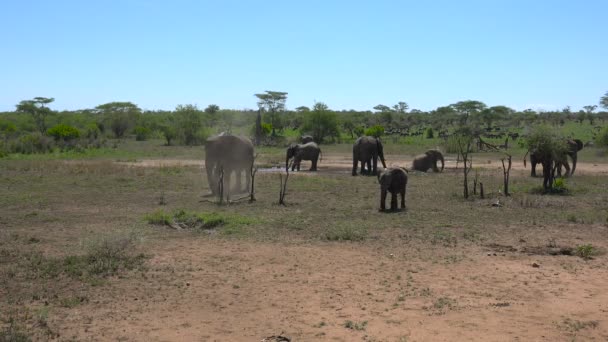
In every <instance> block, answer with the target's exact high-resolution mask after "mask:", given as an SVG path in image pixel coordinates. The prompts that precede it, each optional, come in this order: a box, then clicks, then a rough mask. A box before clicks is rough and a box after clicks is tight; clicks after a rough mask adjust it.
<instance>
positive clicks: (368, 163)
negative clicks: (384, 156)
mask: <svg viewBox="0 0 608 342" xmlns="http://www.w3.org/2000/svg"><path fill="white" fill-rule="evenodd" d="M366 172H367V174H368V175H370V174H371V173H372V160H371V159H368V160H367V171H366Z"/></svg>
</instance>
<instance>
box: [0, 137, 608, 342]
mask: <svg viewBox="0 0 608 342" xmlns="http://www.w3.org/2000/svg"><path fill="white" fill-rule="evenodd" d="M336 149H338V148H336ZM329 150H330V151H332V149H331V148H330V149H329ZM281 151H282V150H279V149H276V150H273V151H271V152H270V153H268V154H267V155H263V156H261V158H260V159H261V160H262V161H265V162H272V161H273V160H274V159H276V158H279V156H281V155H282V154H281V153H282V152H281ZM338 152H339V151H338ZM188 153H190V152H184V153H183V154H184V155H188ZM347 171H348V170H347ZM479 177H480V179H481V181H483V182H484V185H485V189H486V199H479V198H476V197H475V196H473V197H474V198H473V199H472V200H463V199H462V195H461V192H462V185H461V174H460V172H459V171H455V170H450V169H448V170H447V171H446V172H444V173H441V174H423V173H410V176H409V183H408V189H407V196H406V205H407V210H406V211H404V212H400V213H394V214H383V213H379V212H378V206H379V203H378V202H379V188H378V184H377V181H376V178H374V177H361V176H359V177H351V176H349V175H348V172H345V173H337V172H332V173H324V172H323V171H321V172H319V173H317V174H315V175H314V176H309V175H308V174H306V173H301V174H298V173H293V174H292V175H291V176H290V179H289V185H288V195H287V197H286V201H287V205H286V206H279V205H277V203H276V202H277V198H278V192H279V179H278V175H277V174H273V173H259V174H258V175H257V176H256V181H257V184H256V189H257V194H256V198H257V201H256V202H253V203H247V202H239V203H234V204H230V205H224V206H218V205H216V204H213V203H208V202H204V201H201V195H202V194H204V193H206V192H207V185H206V180H205V179H204V177H203V174H202V171H201V170H200V169H199V168H197V167H181V168H178V167H171V168H141V167H131V166H128V165H123V164H119V163H116V162H115V161H114V160H95V161H73V162H66V161H59V160H10V161H7V160H5V161H0V180H1V182H2V184H3V187H4V191H3V196H1V197H0V225H2V227H3V229H2V230H0V307H4V308H12V309H13V310H17V309H19V308H28V310H30V311H31V310H37V309H38V308H39V307H40V305H41V303H45V302H46V303H48V304H47V305H48V306H49V307H51V311H50V313H49V312H47V315H50V316H53V315H54V311H55V310H70V309H71V308H73V307H75V306H78V305H79V303H81V302H86V301H88V299H86V298H88V297H89V296H90V295H93V294H94V293H99V292H103V291H104V290H103V288H104V286H109V285H108V283H111V282H112V281H113V279H114V278H116V277H119V278H120V277H133V279H134V281H135V282H138V281H141V282H145V281H146V277H147V276H146V270H145V268H142V267H140V266H142V265H145V258H144V257H143V256H141V255H140V253H141V251H142V250H145V251H146V252H145V254H146V255H153V254H154V251H153V250H150V251H148V250H146V248H147V247H146V246H148V245H149V244H154V243H159V242H162V241H163V240H166V239H188V240H191V239H218V240H224V239H235V238H237V239H246V240H248V241H254V242H258V241H270V242H281V243H297V244H312V243H329V242H325V241H327V240H329V241H337V242H336V243H351V242H353V241H355V242H356V243H357V244H369V245H372V246H378V247H379V248H383V249H387V250H391V248H393V247H394V246H400V247H401V246H407V247H408V250H409V251H408V257H410V258H418V259H419V260H431V261H432V262H439V263H458V262H461V261H462V260H466V258H467V254H468V253H469V252H470V250H471V248H482V247H483V246H484V245H486V244H488V243H496V244H501V245H507V246H511V245H512V246H516V245H517V246H522V245H530V246H541V245H544V244H546V242H547V241H549V240H554V241H555V240H557V241H558V242H559V244H560V245H561V246H569V247H572V248H576V246H587V245H589V244H590V243H593V248H594V250H597V249H598V248H600V249H601V248H606V244H605V242H604V241H602V240H600V241H598V236H604V235H602V234H605V229H606V228H605V224H606V223H607V218H608V212H606V208H605V206H604V205H603V203H606V200H608V195H606V194H607V193H608V191H607V190H608V182H607V181H608V177H606V176H604V175H593V176H591V175H586V176H576V177H575V178H572V179H570V180H568V183H567V186H568V188H569V189H570V192H569V193H570V195H568V196H548V195H540V194H537V193H535V191H534V189H535V188H536V187H538V185H539V183H540V181H541V180H540V179H532V178H530V177H528V176H527V171H526V172H522V171H515V172H513V174H512V176H511V177H512V180H513V181H512V184H511V192H512V193H513V196H512V197H503V196H502V195H501V194H500V193H499V189H500V187H501V185H502V175H501V173H500V172H499V170H496V171H494V170H486V169H482V170H480V172H479ZM161 194H162V197H163V199H164V202H165V203H166V204H165V205H163V206H159V201H158V198H159V197H160V196H161ZM497 200H500V202H501V203H502V207H494V206H492V204H493V203H495V202H496V201H497ZM161 209H162V210H163V211H162V212H160V211H159V210H161ZM180 212H181V213H184V215H185V216H187V215H186V214H188V213H191V214H192V213H194V214H193V215H194V216H193V217H194V218H195V219H197V220H198V219H201V220H208V221H213V219H215V220H216V221H217V220H219V221H217V222H220V221H221V222H220V223H218V224H217V225H215V226H214V227H217V229H218V231H220V232H223V234H201V233H200V231H198V230H172V229H159V228H158V227H155V226H153V225H149V224H148V222H146V221H145V220H142V218H143V217H146V215H150V214H151V213H156V214H155V215H156V216H154V217H151V218H150V220H152V221H154V220H157V221H159V222H162V223H163V224H166V223H167V222H169V221H170V220H172V219H173V220H175V219H176V217H178V216H179V215H178V214H179V213H180ZM176 213H178V214H176ZM196 213H199V214H196ZM200 213H207V214H209V215H212V216H205V217H204V218H201V217H203V216H201V215H200ZM184 215H182V216H183V217H181V218H183V219H184V220H187V217H186V218H184V217H185V216H184ZM214 222H215V221H214ZM217 222H216V223H217ZM226 222H228V223H226ZM230 222H233V223H234V222H236V223H234V224H232V223H230ZM108 231H109V232H123V233H120V234H118V235H112V234H105V233H104V232H108ZM133 231H136V232H137V234H136V235H129V234H130V233H124V232H133ZM319 241H321V242H319ZM589 246H590V245H589ZM589 251H590V249H589V248H586V247H585V248H581V249H580V252H579V254H581V256H583V257H587V256H589V257H590V256H591V255H592V254H591V252H589ZM594 253H595V252H594ZM593 255H595V254H593ZM97 275H102V276H100V277H97ZM83 279H88V280H87V281H84V282H83ZM91 279H93V280H91ZM95 279H98V280H95ZM30 283H31V284H33V285H32V286H24V284H30ZM104 284H105V285H104ZM100 285H101V287H100ZM74 293H76V294H74ZM32 298H38V299H37V300H34V301H32ZM83 298H84V299H83ZM441 298H443V297H440V298H439V299H435V301H434V302H433V303H432V304H431V307H433V308H435V309H437V310H445V309H446V308H448V309H449V308H452V307H456V302H455V301H453V300H442V299H441ZM446 298H447V297H446ZM9 316H11V318H15V317H17V318H18V319H19V324H16V323H11V324H12V325H9V324H4V325H3V327H4V328H3V329H4V330H2V332H0V334H9V333H10V334H17V335H15V336H20V335H18V334H21V331H24V330H26V331H28V334H30V335H32V336H34V337H40V336H47V337H48V336H50V335H48V332H44V331H43V330H44V329H43V328H41V324H39V322H38V323H37V322H36V318H35V315H29V316H28V315H25V318H23V317H24V316H23V315H21V316H19V315H17V316H15V315H11V314H9V313H8V311H5V312H0V318H2V319H4V321H5V322H9ZM19 317H20V318H19ZM11 322H14V319H13V321H11ZM365 323H366V322H365ZM350 326H352V327H347V328H349V329H355V330H361V329H358V328H357V327H362V328H363V330H364V329H365V324H363V323H362V324H358V323H353V324H350ZM16 327H19V330H18V331H17V328H16ZM45 329H46V328H45ZM41 334H43V335H41ZM44 334H47V335H44Z"/></svg>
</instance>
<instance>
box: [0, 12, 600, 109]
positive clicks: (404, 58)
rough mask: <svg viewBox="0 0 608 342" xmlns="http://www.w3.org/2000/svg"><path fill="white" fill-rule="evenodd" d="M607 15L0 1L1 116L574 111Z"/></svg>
mask: <svg viewBox="0 0 608 342" xmlns="http://www.w3.org/2000/svg"><path fill="white" fill-rule="evenodd" d="M607 15H608V1H605V0H580V1H572V0H551V1H549V0H546V1H545V0H478V1H464V0H463V1H456V0H445V1H431V0H430V1H405V0H402V1H398V0H396V1H385V0H375V1H372V0H370V1H356V0H350V1H338V0H334V1H332V0H299V1H296V0H293V1H292V0H281V1H274V0H260V1H253V0H251V1H245V0H242V1H231V0H216V1H195V0H192V1H186V0H175V1H161V0H104V1H102V0H98V1H83V0H74V1H62V0H54V1H46V0H45V1H42V0H40V1H33V0H19V1H16V0H15V1H11V0H7V1H3V2H2V4H0V49H1V50H0V111H6V110H13V109H14V108H15V107H14V106H15V105H16V104H17V103H18V102H19V101H20V100H24V99H31V98H33V97H36V96H44V97H54V98H55V102H54V103H53V105H52V108H54V109H58V110H62V109H70V110H72V109H82V108H92V107H95V106H97V105H99V104H102V103H106V102H111V101H131V102H134V103H136V104H138V105H139V106H140V107H142V108H144V109H173V108H175V106H177V105H178V104H197V105H198V106H199V107H202V108H204V107H206V106H207V105H208V104H210V103H214V104H217V105H219V106H220V107H221V108H234V109H242V108H256V99H255V97H254V96H253V94H254V93H259V92H263V91H264V90H278V91H286V92H288V93H289V95H288V100H287V106H288V107H289V108H295V107H297V106H301V105H306V106H309V107H310V106H312V105H313V104H314V102H315V101H322V102H325V103H326V104H327V105H328V106H329V107H330V108H332V109H357V110H368V109H370V110H371V109H372V107H374V106H375V105H377V104H385V105H389V106H391V105H393V104H395V103H397V102H398V101H405V102H407V103H408V104H409V105H410V108H418V109H422V110H431V109H434V108H436V107H438V106H442V105H448V104H450V103H454V102H457V101H460V100H468V99H471V100H480V101H483V102H485V103H486V104H488V105H507V106H511V107H513V108H516V109H525V108H534V109H538V108H544V109H547V110H551V109H561V108H563V107H564V106H566V105H570V106H572V109H573V110H578V109H580V108H581V107H582V106H584V105H589V104H592V105H593V104H597V103H598V101H599V98H600V97H601V96H602V95H603V94H604V93H605V92H606V91H608V65H607V61H608V44H606V41H608V24H607V23H606V20H607Z"/></svg>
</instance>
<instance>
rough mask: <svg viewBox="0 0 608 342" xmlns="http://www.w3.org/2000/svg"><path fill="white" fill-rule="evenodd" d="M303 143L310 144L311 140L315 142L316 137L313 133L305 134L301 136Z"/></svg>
mask: <svg viewBox="0 0 608 342" xmlns="http://www.w3.org/2000/svg"><path fill="white" fill-rule="evenodd" d="M300 140H301V141H302V144H308V143H309V142H314V138H313V137H312V135H303V136H301V137H300Z"/></svg>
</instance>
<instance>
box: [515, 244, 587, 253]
mask: <svg viewBox="0 0 608 342" xmlns="http://www.w3.org/2000/svg"><path fill="white" fill-rule="evenodd" d="M521 252H522V253H525V254H528V255H575V252H574V248H571V247H549V246H531V247H524V248H522V250H521Z"/></svg>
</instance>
